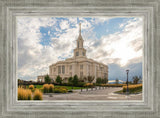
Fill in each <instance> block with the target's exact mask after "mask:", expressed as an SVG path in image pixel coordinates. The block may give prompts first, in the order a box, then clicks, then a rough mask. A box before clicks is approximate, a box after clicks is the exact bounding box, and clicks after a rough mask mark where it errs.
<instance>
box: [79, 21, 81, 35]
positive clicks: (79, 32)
mask: <svg viewBox="0 0 160 118" xmlns="http://www.w3.org/2000/svg"><path fill="white" fill-rule="evenodd" d="M79 35H81V23H79Z"/></svg>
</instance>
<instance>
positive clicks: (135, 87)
mask: <svg viewBox="0 0 160 118" xmlns="http://www.w3.org/2000/svg"><path fill="white" fill-rule="evenodd" d="M128 89H129V92H135V91H137V90H141V89H142V84H136V85H129V86H128ZM126 91H127V86H126V85H125V86H123V92H126Z"/></svg>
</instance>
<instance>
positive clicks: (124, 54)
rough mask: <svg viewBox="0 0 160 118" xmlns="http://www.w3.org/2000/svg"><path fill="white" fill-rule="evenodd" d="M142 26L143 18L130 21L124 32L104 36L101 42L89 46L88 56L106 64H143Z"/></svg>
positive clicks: (97, 41)
mask: <svg viewBox="0 0 160 118" xmlns="http://www.w3.org/2000/svg"><path fill="white" fill-rule="evenodd" d="M142 26H143V21H142V18H139V19H134V20H130V21H128V23H127V24H126V25H125V26H124V30H123V31H122V32H116V33H114V34H110V35H107V36H102V38H101V39H100V40H96V41H95V42H94V43H92V44H91V45H90V46H88V47H89V48H88V50H89V52H88V53H87V54H88V56H89V57H90V58H94V59H96V60H97V61H102V62H104V63H106V64H110V63H115V64H118V65H120V66H126V65H127V64H129V63H134V62H141V61H142V45H143V44H142V43H143V27H142ZM96 46H97V47H96ZM95 47H96V48H95Z"/></svg>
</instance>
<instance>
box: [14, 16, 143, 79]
mask: <svg viewBox="0 0 160 118" xmlns="http://www.w3.org/2000/svg"><path fill="white" fill-rule="evenodd" d="M79 23H81V27H82V37H83V39H84V47H85V48H86V50H87V57H88V58H92V59H94V60H96V61H99V62H102V63H104V64H107V65H108V66H109V80H113V79H116V78H118V79H120V80H126V72H125V70H126V69H130V75H129V78H130V79H132V77H133V76H135V75H138V76H142V47H143V45H142V43H143V19H142V18H140V17H96V18H93V17H90V18H89V17H88V18H85V17H18V18H17V37H18V78H21V79H25V80H35V79H36V77H37V75H43V74H46V73H48V71H49V68H48V67H49V65H50V64H52V63H55V62H57V61H60V60H65V59H66V58H70V57H72V56H73V49H74V48H75V47H76V38H77V36H78V30H79Z"/></svg>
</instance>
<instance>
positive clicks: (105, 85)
mask: <svg viewBox="0 0 160 118" xmlns="http://www.w3.org/2000/svg"><path fill="white" fill-rule="evenodd" d="M125 85H126V84H101V86H104V87H123V86H125Z"/></svg>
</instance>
